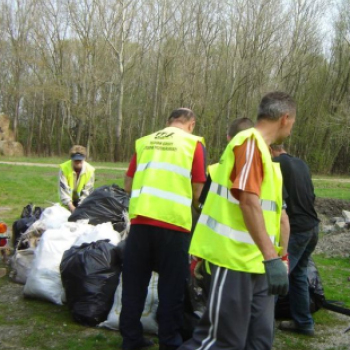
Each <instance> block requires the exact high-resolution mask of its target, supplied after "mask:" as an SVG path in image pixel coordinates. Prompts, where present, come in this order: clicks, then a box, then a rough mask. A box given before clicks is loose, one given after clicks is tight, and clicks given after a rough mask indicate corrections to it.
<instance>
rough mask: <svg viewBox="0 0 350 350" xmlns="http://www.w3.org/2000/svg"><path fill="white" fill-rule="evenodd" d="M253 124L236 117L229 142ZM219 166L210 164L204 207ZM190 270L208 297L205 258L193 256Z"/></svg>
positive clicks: (201, 202)
mask: <svg viewBox="0 0 350 350" xmlns="http://www.w3.org/2000/svg"><path fill="white" fill-rule="evenodd" d="M253 126H254V123H253V121H252V120H251V119H249V118H237V119H235V120H234V121H233V122H232V123H231V124H230V125H229V127H228V129H227V134H226V139H227V142H230V141H231V140H232V139H233V138H234V137H235V136H236V135H237V134H238V133H239V132H240V131H243V130H246V129H249V128H252V127H253ZM217 166H218V163H215V164H212V165H209V166H208V170H209V171H208V176H207V181H206V182H205V184H204V187H203V190H202V193H201V195H200V197H199V203H200V207H203V205H204V202H205V199H206V198H207V195H208V192H209V188H210V185H211V176H210V171H211V170H213V169H215V167H217ZM198 217H199V215H198ZM197 220H198V218H197ZM190 271H191V275H192V276H193V277H195V278H197V280H200V281H201V282H202V283H201V286H202V288H203V295H204V297H205V298H207V297H208V293H209V288H210V280H211V275H210V274H209V273H208V271H207V267H206V266H205V264H203V260H202V259H198V258H197V257H195V256H192V257H191V265H190Z"/></svg>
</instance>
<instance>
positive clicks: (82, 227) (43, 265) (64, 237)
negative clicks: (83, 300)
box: [24, 222, 92, 305]
mask: <svg viewBox="0 0 350 350" xmlns="http://www.w3.org/2000/svg"><path fill="white" fill-rule="evenodd" d="M91 228H92V226H91V225H87V224H77V223H72V222H69V223H68V222H67V223H65V224H63V225H62V226H61V227H60V228H59V229H51V230H47V231H45V232H44V234H43V235H42V237H41V239H40V241H39V244H38V247H37V249H36V250H35V258H34V261H33V265H32V269H31V271H30V273H29V275H28V278H27V281H26V284H25V286H24V295H25V296H29V297H36V298H41V299H45V300H49V301H51V302H53V303H55V304H59V305H62V304H63V302H64V300H65V295H64V289H63V285H62V281H61V275H60V271H59V265H60V262H61V260H62V256H63V253H64V252H65V251H66V250H67V249H69V248H70V247H71V246H72V244H73V243H74V242H75V241H76V239H77V238H78V237H79V236H80V235H82V234H83V233H84V232H86V231H89V230H91Z"/></svg>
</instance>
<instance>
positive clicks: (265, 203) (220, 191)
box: [209, 181, 277, 211]
mask: <svg viewBox="0 0 350 350" xmlns="http://www.w3.org/2000/svg"><path fill="white" fill-rule="evenodd" d="M209 192H213V193H215V194H217V195H219V196H220V197H223V198H225V199H227V200H228V201H229V202H231V203H234V204H237V205H238V204H239V200H237V199H236V198H235V197H233V196H232V193H231V191H230V190H229V189H228V188H227V187H225V186H223V185H219V184H218V183H216V182H213V181H212V183H211V186H210V189H209ZM260 204H261V209H262V210H267V211H277V204H276V202H274V201H270V200H266V199H261V200H260Z"/></svg>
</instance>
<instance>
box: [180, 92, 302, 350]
mask: <svg viewBox="0 0 350 350" xmlns="http://www.w3.org/2000/svg"><path fill="white" fill-rule="evenodd" d="M295 118H296V103H295V101H294V100H293V99H292V97H291V96H289V95H288V94H286V93H283V92H271V93H269V94H267V95H265V96H264V97H263V99H262V100H261V102H260V105H259V110H258V117H257V122H256V125H255V127H254V128H250V129H247V130H245V131H242V132H240V133H238V134H237V135H236V136H235V137H234V138H233V139H232V140H231V141H230V143H229V144H228V146H227V147H226V149H225V151H224V153H223V155H222V156H221V159H220V161H219V165H218V166H217V168H216V169H214V171H213V172H211V178H212V183H211V186H210V190H209V193H208V196H207V198H206V201H205V203H204V206H203V208H202V213H201V215H200V217H199V220H198V223H197V225H196V228H195V231H194V234H193V237H192V241H191V246H190V254H192V255H194V256H197V257H199V258H202V259H205V260H207V261H208V262H209V263H210V264H211V265H210V267H211V271H212V278H211V288H210V294H209V298H208V303H207V308H206V310H205V312H204V314H203V316H202V318H201V320H200V321H199V324H198V326H197V327H196V329H195V331H194V332H193V337H192V339H190V340H189V341H187V342H185V343H184V344H183V345H182V346H181V347H180V348H179V349H180V350H194V349H200V350H208V349H210V350H219V349H220V350H223V349H231V350H233V349H234V350H253V349H259V350H270V349H271V347H272V343H273V333H274V332H273V328H274V304H275V303H274V299H275V298H274V295H285V294H287V292H288V274H287V269H286V266H285V264H284V263H283V261H282V260H281V255H282V254H283V253H282V252H283V248H282V247H280V228H281V227H280V221H281V213H282V174H281V170H280V167H279V164H278V163H273V162H272V158H271V154H270V149H269V146H270V145H271V144H273V143H281V142H282V141H283V140H284V139H285V138H287V137H288V136H289V135H290V132H291V129H292V127H293V124H294V122H295ZM284 249H285V248H284Z"/></svg>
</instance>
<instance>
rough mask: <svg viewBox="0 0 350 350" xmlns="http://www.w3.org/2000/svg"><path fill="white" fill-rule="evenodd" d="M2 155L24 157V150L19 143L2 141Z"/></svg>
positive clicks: (0, 142) (0, 150)
mask: <svg viewBox="0 0 350 350" xmlns="http://www.w3.org/2000/svg"><path fill="white" fill-rule="evenodd" d="M0 154H1V155H4V156H9V157H13V156H17V157H22V156H23V155H24V149H23V146H22V145H21V144H20V143H19V142H14V141H0Z"/></svg>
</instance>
